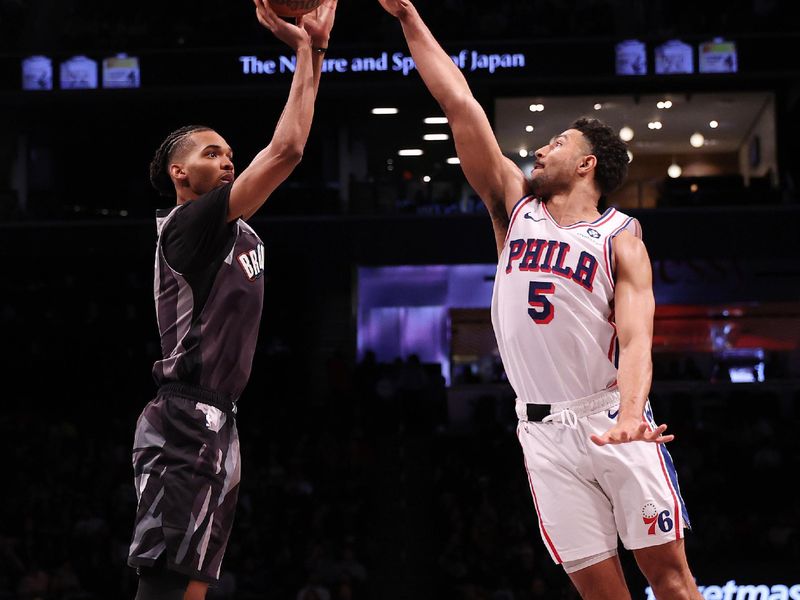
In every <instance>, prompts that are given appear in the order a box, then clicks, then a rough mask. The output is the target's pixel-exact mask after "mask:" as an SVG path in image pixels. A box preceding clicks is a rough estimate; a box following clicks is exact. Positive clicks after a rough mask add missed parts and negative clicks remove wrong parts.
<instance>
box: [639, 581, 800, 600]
mask: <svg viewBox="0 0 800 600" xmlns="http://www.w3.org/2000/svg"><path fill="white" fill-rule="evenodd" d="M698 589H699V590H700V593H701V594H702V595H703V598H705V600H800V584H796V585H792V586H789V585H783V584H775V585H766V584H747V585H739V584H737V583H736V582H735V581H734V580H732V579H731V580H730V581H728V582H727V583H726V584H725V585H705V586H703V585H701V586H698ZM645 594H647V600H655V595H654V594H653V590H651V589H650V588H649V587H648V588H646V589H645Z"/></svg>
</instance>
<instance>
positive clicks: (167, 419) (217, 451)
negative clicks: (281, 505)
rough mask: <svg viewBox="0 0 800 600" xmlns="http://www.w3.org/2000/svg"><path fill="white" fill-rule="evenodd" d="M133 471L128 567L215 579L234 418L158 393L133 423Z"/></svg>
mask: <svg viewBox="0 0 800 600" xmlns="http://www.w3.org/2000/svg"><path fill="white" fill-rule="evenodd" d="M133 468H134V477H135V484H136V493H137V496H138V508H137V511H136V524H135V527H134V532H133V541H132V542H131V547H130V552H129V556H128V564H129V565H130V566H132V567H137V568H138V567H152V566H153V565H154V564H155V563H156V560H159V559H161V561H163V564H165V565H166V568H167V569H169V570H170V571H175V572H178V573H181V574H184V575H187V576H188V577H189V578H190V579H195V580H198V581H205V582H209V583H214V582H216V581H217V580H218V579H219V573H220V567H221V565H222V557H223V556H224V554H225V548H226V546H227V544H228V537H229V535H230V532H231V528H232V526H233V518H234V513H235V510H236V499H237V496H238V493H239V478H240V460H239V436H238V433H237V429H236V419H235V417H234V413H233V412H231V411H225V410H221V409H220V408H218V407H217V406H212V405H211V404H206V403H204V402H202V401H198V400H196V399H192V397H191V395H190V394H186V393H181V392H178V393H175V391H174V390H164V389H163V388H162V390H161V391H160V392H159V394H158V395H157V396H156V398H155V399H154V400H153V401H151V402H150V403H149V404H148V405H147V406H146V407H145V409H144V411H142V414H141V415H140V417H139V420H138V422H137V425H136V435H135V439H134V443H133ZM162 555H163V559H162V558H161V557H162ZM161 561H159V564H161Z"/></svg>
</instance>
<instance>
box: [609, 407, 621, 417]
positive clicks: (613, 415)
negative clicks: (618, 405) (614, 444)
mask: <svg viewBox="0 0 800 600" xmlns="http://www.w3.org/2000/svg"><path fill="white" fill-rule="evenodd" d="M618 414H619V409H617V410H614V409H611V410H609V411H608V418H609V419H616V418H617V415H618Z"/></svg>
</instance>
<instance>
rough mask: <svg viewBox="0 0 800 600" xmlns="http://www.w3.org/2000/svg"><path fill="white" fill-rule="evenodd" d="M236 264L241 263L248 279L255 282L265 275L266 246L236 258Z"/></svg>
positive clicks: (262, 245) (260, 245)
mask: <svg viewBox="0 0 800 600" xmlns="http://www.w3.org/2000/svg"><path fill="white" fill-rule="evenodd" d="M236 262H238V263H239V266H240V267H241V268H242V271H244V274H245V276H246V277H247V279H248V280H249V281H255V280H256V279H258V278H259V277H261V276H262V275H263V274H264V244H259V245H258V246H256V247H255V248H253V249H252V250H248V251H247V252H242V253H241V254H240V255H239V256H237V257H236Z"/></svg>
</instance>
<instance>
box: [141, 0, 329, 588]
mask: <svg viewBox="0 0 800 600" xmlns="http://www.w3.org/2000/svg"><path fill="white" fill-rule="evenodd" d="M254 1H255V4H256V13H257V17H258V20H259V21H260V22H261V24H262V25H264V26H265V27H266V28H267V29H269V30H270V31H271V32H272V33H273V34H274V35H275V36H276V37H277V38H278V39H280V40H281V41H283V42H285V43H286V44H288V45H289V46H290V47H291V48H292V49H293V50H294V51H295V52H296V56H297V63H296V68H295V72H294V76H293V79H292V84H291V89H290V92H289V98H288V100H287V102H286V106H285V108H284V110H283V114H282V115H281V117H280V120H279V121H278V124H277V126H276V127H275V132H274V134H273V137H272V140H271V141H270V143H269V145H268V146H267V147H266V148H264V149H263V150H262V151H261V152H259V154H258V155H257V156H256V157H255V159H254V160H253V161H252V162H251V163H250V165H249V166H248V167H247V168H246V169H245V170H244V171H243V172H242V173H241V175H239V176H238V177H237V178H235V179H234V167H233V162H232V158H233V153H232V151H231V148H230V147H229V146H228V144H227V142H226V141H225V140H224V139H223V138H222V136H220V135H219V134H218V133H217V132H216V131H214V130H213V129H210V128H208V127H201V126H190V127H184V128H181V129H179V130H177V131H175V132H173V133H172V134H170V135H169V136H168V137H167V139H166V140H165V141H164V142H163V143H162V145H161V147H160V148H159V149H158V151H157V152H156V155H155V157H154V159H153V161H152V163H151V165H150V178H151V181H152V183H153V185H154V186H155V187H156V189H157V190H158V191H159V192H161V193H163V194H175V195H176V196H177V205H176V206H175V207H174V208H173V209H171V210H169V211H163V212H161V213H160V214H159V215H158V221H157V223H158V233H159V236H158V243H157V248H156V263H155V300H156V314H157V317H158V325H159V330H160V333H161V346H162V351H163V356H164V358H163V360H160V361H158V362H156V364H155V366H154V367H153V375H154V377H155V379H156V382H157V383H158V384H159V389H158V393H157V395H156V397H155V399H154V400H153V401H152V402H150V403H149V404H148V405H147V406H146V407H145V409H144V411H143V412H142V414H141V416H140V417H139V421H138V423H137V427H136V435H135V440H134V449H133V465H134V471H135V483H136V490H137V494H138V499H139V504H138V510H137V515H136V525H135V530H134V533H133V541H132V543H131V547H130V554H129V558H128V563H129V564H130V565H131V566H133V567H137V568H138V570H139V575H140V577H139V588H138V592H137V595H136V598H137V599H138V600H156V599H157V600H202V599H203V598H205V595H206V591H207V588H208V585H209V584H213V583H214V582H215V581H217V580H218V578H219V574H220V567H221V564H222V559H223V555H224V554H225V548H226V546H227V543H228V536H229V534H230V531H231V527H232V525H233V517H234V511H235V507H236V499H237V495H238V490H239V474H240V463H239V440H238V435H237V429H236V420H235V414H236V402H237V399H238V398H239V396H240V395H241V393H242V390H243V389H244V387H245V384H246V383H247V380H248V377H249V375H250V369H251V365H252V360H253V353H254V351H255V344H256V336H257V333H258V328H259V322H260V318H261V308H262V301H263V293H264V280H263V278H262V274H263V271H264V245H263V244H262V242H261V240H260V239H259V238H258V236H257V235H256V233H255V232H254V231H253V230H252V229H251V228H250V227H249V226H248V225H247V223H245V221H246V220H247V219H248V218H249V217H250V216H252V215H253V213H255V212H256V211H257V210H258V209H259V208H260V207H261V205H262V204H264V202H265V200H266V199H267V198H268V197H269V195H270V194H271V193H272V192H273V191H274V190H275V188H276V187H277V186H278V185H280V183H281V182H282V181H284V180H285V179H286V178H287V177H288V176H289V174H290V173H291V172H292V170H293V169H294V168H295V167H296V166H297V164H298V163H299V162H300V159H301V157H302V155H303V149H304V147H305V144H306V141H307V139H308V134H309V130H310V128H311V121H312V117H313V114H314V100H315V97H316V93H317V88H318V85H319V78H320V73H321V67H322V59H323V56H324V52H325V50H326V46H327V42H328V38H329V36H330V32H331V28H332V27H333V21H334V15H335V11H336V0H326V1H325V3H324V4H323V5H322V6H321V7H319V8H318V9H316V10H315V12H314V13H313V14H309V15H306V16H305V17H303V18H300V19H298V22H297V25H293V24H290V23H289V22H287V21H285V20H283V19H281V18H279V17H278V16H277V15H276V14H275V13H274V12H273V11H272V9H271V8H270V6H269V4H268V3H267V0H254Z"/></svg>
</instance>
